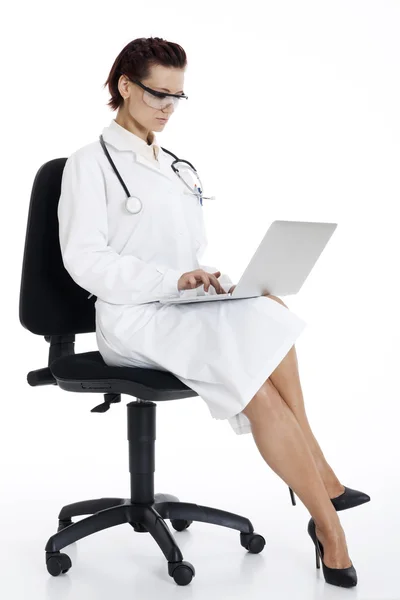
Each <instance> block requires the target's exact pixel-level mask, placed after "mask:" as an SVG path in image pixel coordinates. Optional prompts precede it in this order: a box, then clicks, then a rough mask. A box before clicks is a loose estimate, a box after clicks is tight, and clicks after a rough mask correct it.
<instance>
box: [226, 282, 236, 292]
mask: <svg viewBox="0 0 400 600" xmlns="http://www.w3.org/2000/svg"><path fill="white" fill-rule="evenodd" d="M235 287H236V284H235V285H233V286H232V287H231V288H229V291H228V294H232V292H233V290H234V289H235Z"/></svg>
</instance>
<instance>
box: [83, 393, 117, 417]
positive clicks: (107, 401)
mask: <svg viewBox="0 0 400 600" xmlns="http://www.w3.org/2000/svg"><path fill="white" fill-rule="evenodd" d="M117 402H121V394H104V402H102V403H101V404H99V405H98V406H95V407H94V408H92V410H91V411H90V412H97V413H104V412H106V411H107V410H108V409H109V408H110V405H111V404H115V403H117Z"/></svg>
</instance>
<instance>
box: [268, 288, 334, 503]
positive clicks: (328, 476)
mask: <svg viewBox="0 0 400 600" xmlns="http://www.w3.org/2000/svg"><path fill="white" fill-rule="evenodd" d="M264 295H265V296H268V297H269V298H271V300H275V301H276V302H279V303H280V304H282V305H283V306H286V304H285V303H284V302H283V301H282V300H281V299H280V298H278V297H277V296H272V295H269V294H264ZM286 308H288V307H287V306H286ZM268 379H269V381H270V382H271V383H272V384H273V386H274V387H275V388H276V390H277V391H278V392H279V394H280V395H281V397H282V399H283V400H284V401H285V402H286V404H287V405H288V406H289V408H290V410H291V411H292V412H293V414H294V416H295V417H296V420H297V422H298V423H299V425H300V427H301V429H302V431H303V433H304V436H305V438H306V440H307V442H308V445H309V448H310V450H311V453H312V455H313V457H314V460H315V463H316V465H317V468H318V471H319V473H320V475H321V478H322V481H323V482H324V484H325V487H326V490H327V492H328V494H329V497H330V498H335V497H336V496H339V495H340V494H342V493H343V492H344V486H343V485H342V484H341V483H340V481H339V479H338V478H337V477H336V475H335V473H334V471H333V470H332V468H331V467H330V465H329V464H328V463H327V461H326V459H325V456H324V454H323V452H322V450H321V447H320V445H319V444H318V441H317V439H316V438H315V436H314V434H313V432H312V430H311V426H310V423H309V421H308V418H307V415H306V410H305V405H304V398H303V392H302V389H301V384H300V376H299V370H298V361H297V354H296V349H295V347H294V345H293V346H292V348H291V349H290V350H289V352H288V353H287V354H286V356H285V357H284V359H283V360H282V361H281V363H280V364H279V365H278V366H277V368H276V369H275V371H273V372H272V373H271V375H270V376H269V378H268Z"/></svg>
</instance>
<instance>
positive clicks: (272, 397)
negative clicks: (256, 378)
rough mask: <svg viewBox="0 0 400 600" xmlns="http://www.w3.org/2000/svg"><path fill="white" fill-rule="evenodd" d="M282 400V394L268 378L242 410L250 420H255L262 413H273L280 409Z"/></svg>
mask: <svg viewBox="0 0 400 600" xmlns="http://www.w3.org/2000/svg"><path fill="white" fill-rule="evenodd" d="M281 402H283V399H282V397H281V395H280V394H279V392H278V390H277V389H276V387H275V386H274V385H273V384H272V382H271V380H270V379H269V378H268V379H267V380H266V381H265V382H264V383H263V385H262V386H261V387H260V389H259V390H258V392H257V393H256V394H255V395H254V396H253V398H252V399H251V400H250V402H249V403H248V404H247V406H245V408H244V409H243V410H242V412H243V413H244V414H245V415H246V417H248V419H249V420H250V421H254V420H257V419H258V417H259V415H260V414H263V413H264V414H265V411H268V412H269V413H271V411H273V410H279V409H280V407H281Z"/></svg>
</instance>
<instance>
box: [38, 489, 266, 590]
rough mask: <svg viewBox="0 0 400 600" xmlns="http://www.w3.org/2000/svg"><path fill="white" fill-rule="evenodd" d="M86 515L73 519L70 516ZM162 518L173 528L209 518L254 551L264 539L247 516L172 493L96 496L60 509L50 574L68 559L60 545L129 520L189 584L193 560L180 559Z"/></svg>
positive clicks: (49, 550) (172, 573)
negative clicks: (147, 497) (138, 498)
mask: <svg viewBox="0 0 400 600" xmlns="http://www.w3.org/2000/svg"><path fill="white" fill-rule="evenodd" d="M80 515H90V516H87V517H85V518H84V519H80V520H79V521H76V522H73V521H72V517H75V516H80ZM165 518H168V519H170V520H171V524H172V526H173V527H174V528H175V529H176V530H177V531H183V530H184V529H187V527H189V525H190V524H191V523H192V522H193V521H202V522H204V523H213V524H214V525H221V526H223V527H229V528H231V529H237V530H238V531H240V543H241V545H242V546H243V547H244V548H246V549H247V550H249V552H251V553H253V554H257V553H259V552H261V551H262V550H263V548H264V546H265V539H264V538H263V537H262V536H261V535H258V534H257V533H254V529H253V525H252V524H251V522H250V521H249V519H247V518H246V517H242V516H240V515H237V514H235V513H231V512H227V511H224V510H220V509H217V508H211V507H209V506H202V505H199V504H192V503H189V502H180V501H179V499H178V498H177V497H176V496H173V495H172V494H155V495H154V502H153V503H149V504H138V503H133V502H132V501H131V500H129V499H124V498H98V499H95V500H84V501H83V502H75V503H73V504H68V505H67V506H64V507H63V508H62V509H61V511H60V513H59V517H58V519H59V525H58V531H57V533H55V534H54V535H52V536H51V537H50V538H49V540H48V542H47V544H46V548H45V551H46V565H47V569H48V571H49V573H50V574H51V575H59V574H61V573H66V572H67V571H68V570H69V568H70V567H71V560H70V558H69V557H68V556H67V555H66V554H60V550H61V549H62V548H64V547H65V546H68V545H69V544H72V543H74V542H76V541H77V540H80V539H82V538H84V537H87V536H88V535H91V534H92V533H96V532H98V531H101V530H103V529H107V528H109V527H114V526H115V525H121V524H123V523H129V524H130V525H131V526H132V527H133V529H134V530H135V531H137V532H143V533H150V535H151V536H152V537H153V538H154V540H155V541H156V543H157V544H158V546H159V547H160V549H161V551H162V552H163V554H164V556H165V558H166V559H167V561H168V574H169V575H170V576H171V577H173V578H174V580H175V582H176V583H178V584H179V585H187V584H188V583H190V581H191V579H192V577H193V576H194V575H195V570H194V567H193V565H191V564H190V563H188V562H187V561H184V560H183V556H182V552H181V550H180V548H179V546H178V544H177V543H176V541H175V538H174V536H173V535H172V532H171V530H170V529H169V527H168V525H167V523H166V522H165V521H164V519H165Z"/></svg>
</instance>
